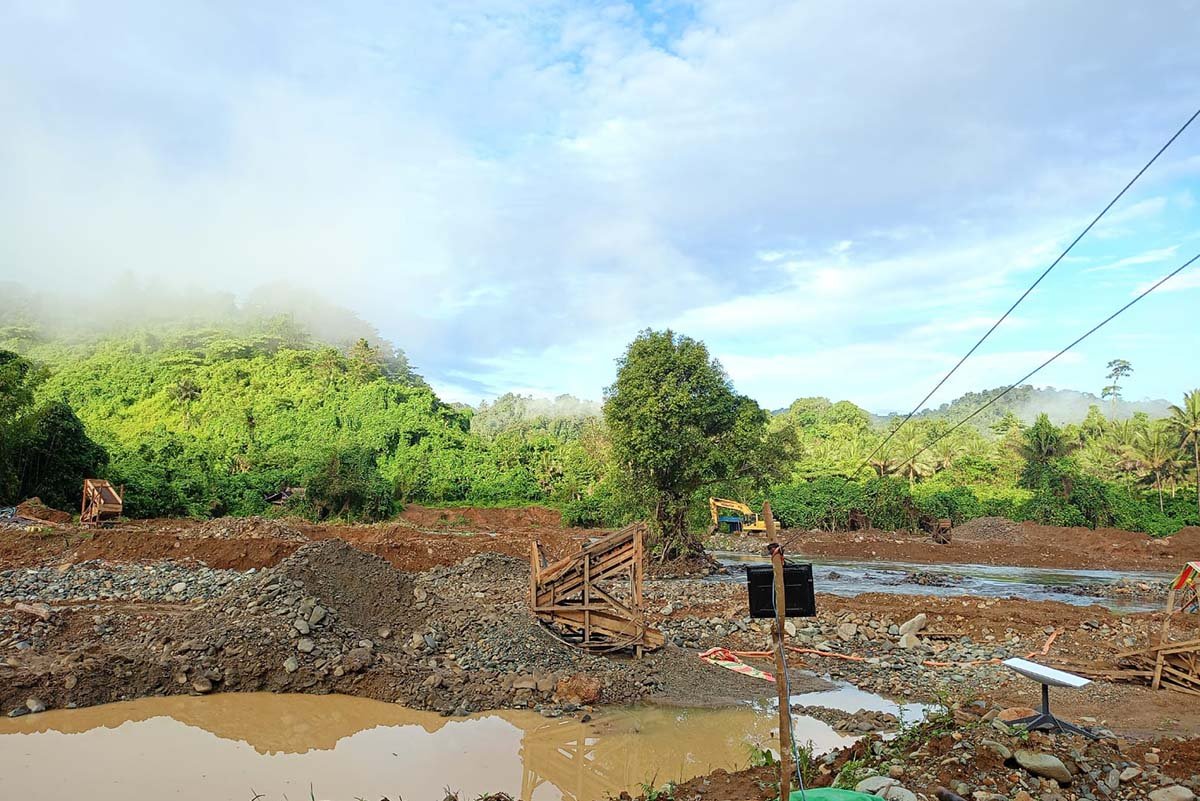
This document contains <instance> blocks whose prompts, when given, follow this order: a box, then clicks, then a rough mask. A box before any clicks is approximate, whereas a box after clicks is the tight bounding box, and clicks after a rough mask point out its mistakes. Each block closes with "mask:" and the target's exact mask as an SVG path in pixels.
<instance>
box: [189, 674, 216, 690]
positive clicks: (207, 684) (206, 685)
mask: <svg viewBox="0 0 1200 801" xmlns="http://www.w3.org/2000/svg"><path fill="white" fill-rule="evenodd" d="M192 689H193V690H195V691H196V692H198V693H200V694H201V695H203V694H205V693H211V692H212V690H213V683H212V682H211V681H209V680H208V679H207V678H205V677H204V676H201V677H199V678H197V679H196V680H195V681H193V682H192Z"/></svg>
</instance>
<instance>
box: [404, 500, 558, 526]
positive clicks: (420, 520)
mask: <svg viewBox="0 0 1200 801" xmlns="http://www.w3.org/2000/svg"><path fill="white" fill-rule="evenodd" d="M400 517H401V519H403V520H407V521H409V522H411V523H414V524H416V525H418V526H422V527H426V528H439V527H440V528H455V527H463V528H471V529H488V530H503V529H510V528H561V527H562V524H563V522H562V513H561V512H558V511H556V510H554V509H547V508H545V507H543V506H523V507H520V508H513V509H501V508H496V509H491V508H480V507H475V506H463V507H456V508H453V509H431V508H428V507H425V506H415V505H410V506H407V507H405V509H404V512H403V513H401V515H400Z"/></svg>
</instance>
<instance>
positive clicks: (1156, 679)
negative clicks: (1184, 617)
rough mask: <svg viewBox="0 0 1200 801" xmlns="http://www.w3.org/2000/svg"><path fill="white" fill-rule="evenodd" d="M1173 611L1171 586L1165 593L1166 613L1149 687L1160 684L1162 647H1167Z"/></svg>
mask: <svg viewBox="0 0 1200 801" xmlns="http://www.w3.org/2000/svg"><path fill="white" fill-rule="evenodd" d="M1174 611H1175V588H1174V587H1172V588H1171V589H1170V591H1169V592H1168V593H1167V613H1166V614H1165V615H1163V624H1162V631H1161V632H1160V633H1159V635H1158V653H1157V654H1156V655H1155V657H1154V680H1153V681H1151V682H1150V689H1151V690H1157V689H1158V688H1159V687H1161V686H1162V672H1163V658H1164V657H1163V652H1162V649H1164V648H1166V647H1167V637H1168V636H1169V632H1170V628H1171V613H1172V612H1174Z"/></svg>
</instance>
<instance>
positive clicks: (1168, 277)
mask: <svg viewBox="0 0 1200 801" xmlns="http://www.w3.org/2000/svg"><path fill="white" fill-rule="evenodd" d="M1197 259H1200V253H1197V254H1196V255H1195V256H1192V257H1191V258H1190V259H1188V260H1187V261H1185V262H1184V263H1183V264H1181V265H1179V266H1178V267H1176V268H1175V269H1174V270H1172V271H1171V272H1169V273H1167V274H1166V275H1164V276H1163V277H1162V278H1160V279H1158V281H1156V282H1154V283H1153V284H1151V285H1150V286H1149V287H1147V288H1146V289H1145V290H1143V291H1142V292H1141V293H1140V294H1139V295H1137V296H1136V297H1134V299H1133V300H1131V301H1129V302H1128V303H1126V304H1125V305H1124V306H1122V307H1121V308H1119V309H1117V310H1116V311H1115V312H1113V313H1112V314H1110V315H1109V316H1108V317H1105V318H1104V319H1103V320H1101V321H1100V322H1099V323H1097V324H1096V325H1095V326H1093V327H1092V328H1090V329H1088V330H1087V331H1086V332H1085V333H1083V334H1082V335H1081V336H1080V337H1079V338H1078V339H1076V340H1075V341H1074V342H1072V343H1071V344H1070V345H1067V346H1066V347H1065V348H1063V349H1062V350H1060V351H1059V352H1058V353H1056V354H1054V355H1053V356H1051V357H1050V358H1049V359H1046V361H1044V362H1042V363H1041V364H1039V365H1038V366H1037V367H1035V368H1033V369H1032V370H1030V371H1029V372H1028V373H1026V374H1025V375H1023V376H1021V377H1020V378H1018V379H1017V380H1016V381H1014V382H1013V383H1011V384H1009V385H1008V387H1006V388H1005V389H1004V391H1003V392H1001V393H1000V394H998V395H996V396H995V397H993V398H991V399H990V400H988V401H987V403H984V404H982V405H981V406H980V407H979V408H977V409H976V410H975V411H973V412H971V413H970V414H968V415H967V416H966V417H964V418H963V419H961V420H959V421H958V422H957V423H955V424H954V425H953V426H951V427H950V428H949V429H948V430H946V431H945V432H943V433H942V434H940V435H939V436H937V437H935V438H934V439H933V440H931V441H930V442H929V443H928V444H926V445H925V447H923V448H921V450H919V451H917V452H916V453H914V454H913V455H912V456H910V457H908V458H907V459H905V460H904V461H905V463H909V462H911V461H912V460H913V459H916V458H917V457H918V456H920V455H921V454H923V453H925V451H927V450H929V449H930V448H932V447H933V446H934V445H936V444H937V443H939V442H941V441H942V440H943V439H945V438H946V437H948V436H950V435H951V434H953V433H954V432H955V431H957V430H958V429H960V428H962V427H963V425H965V424H966V423H967V421H968V420H970V419H972V418H973V417H975V416H976V415H977V414H979V413H980V412H982V411H983V410H984V409H986V408H988V407H989V406H991V405H992V404H994V403H996V401H998V400H1000V399H1001V398H1003V397H1004V396H1005V395H1007V394H1008V393H1010V392H1012V391H1013V390H1014V389H1016V388H1017V387H1018V386H1020V385H1021V384H1023V383H1025V382H1026V381H1028V380H1029V379H1030V378H1032V377H1033V376H1034V375H1036V374H1037V373H1039V372H1041V370H1042V368H1044V367H1046V366H1047V365H1048V364H1050V363H1051V362H1053V361H1054V360H1055V359H1057V358H1058V357H1059V356H1062V355H1063V354H1064V353H1066V352H1067V351H1069V350H1070V349H1071V348H1073V347H1075V346H1076V345H1078V344H1079V343H1080V342H1083V341H1084V340H1085V339H1087V338H1088V337H1090V336H1091V335H1092V334H1094V333H1096V332H1097V331H1099V330H1100V329H1101V328H1103V327H1104V326H1106V325H1108V324H1109V323H1110V322H1112V321H1113V320H1114V319H1116V318H1117V317H1119V316H1120V315H1121V314H1123V313H1124V312H1125V311H1126V310H1127V309H1129V308H1130V307H1131V306H1133V305H1134V304H1135V303H1137V302H1138V301H1140V300H1141V299H1142V298H1144V297H1146V296H1147V295H1149V294H1150V293H1151V292H1153V291H1154V290H1156V289H1158V288H1159V287H1160V286H1162V285H1163V284H1165V283H1166V282H1167V281H1170V280H1171V279H1172V278H1174V277H1175V276H1177V275H1179V274H1180V273H1181V272H1183V271H1184V270H1186V269H1187V268H1188V267H1190V266H1191V265H1192V263H1193V262H1195V261H1196V260H1197Z"/></svg>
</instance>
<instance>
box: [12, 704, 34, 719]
mask: <svg viewBox="0 0 1200 801" xmlns="http://www.w3.org/2000/svg"><path fill="white" fill-rule="evenodd" d="M28 714H29V710H28V709H26V708H25V707H23V706H19V707H17V708H16V709H10V710H9V712H8V716H9V717H10V718H19V717H21V715H28Z"/></svg>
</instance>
